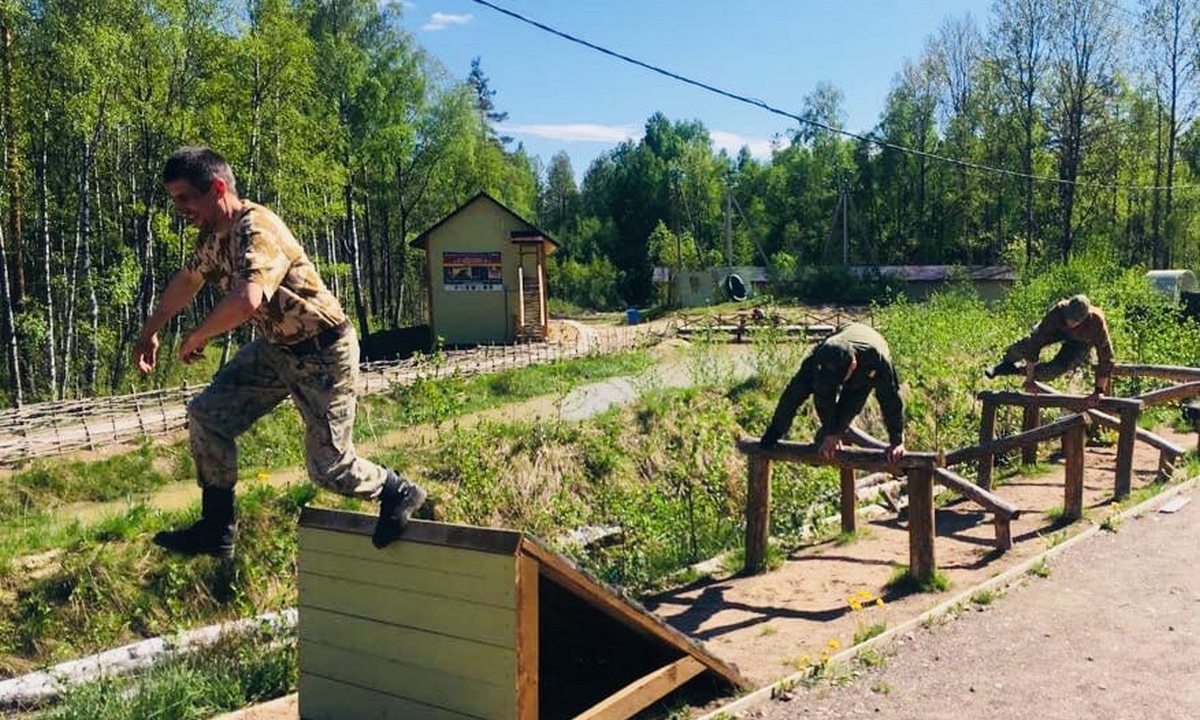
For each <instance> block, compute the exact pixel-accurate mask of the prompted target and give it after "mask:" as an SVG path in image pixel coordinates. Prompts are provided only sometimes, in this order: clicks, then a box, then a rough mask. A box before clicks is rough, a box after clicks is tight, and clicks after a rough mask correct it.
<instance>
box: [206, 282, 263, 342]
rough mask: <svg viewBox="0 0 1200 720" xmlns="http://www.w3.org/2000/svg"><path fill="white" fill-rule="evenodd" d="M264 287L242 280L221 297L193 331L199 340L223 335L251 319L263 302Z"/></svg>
mask: <svg viewBox="0 0 1200 720" xmlns="http://www.w3.org/2000/svg"><path fill="white" fill-rule="evenodd" d="M262 297H263V292H262V287H261V286H259V285H257V284H255V283H246V282H242V283H239V284H238V285H237V286H235V287H234V288H233V289H232V290H230V291H229V293H227V294H226V295H225V297H223V298H221V301H220V302H219V303H217V306H216V307H215V308H213V311H212V312H210V313H209V314H208V317H206V318H204V321H203V322H201V323H200V325H199V326H198V327H197V328H196V329H195V330H193V331H192V335H193V336H194V337H195V338H196V339H197V340H209V339H211V338H214V337H217V336H218V335H223V334H225V333H227V332H229V331H230V330H233V329H234V328H236V327H238V326H239V325H241V324H242V323H244V322H246V321H247V320H249V319H250V317H251V316H252V315H254V313H255V311H256V310H258V307H259V305H261V304H262Z"/></svg>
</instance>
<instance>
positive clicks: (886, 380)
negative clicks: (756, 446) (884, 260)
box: [760, 323, 905, 462]
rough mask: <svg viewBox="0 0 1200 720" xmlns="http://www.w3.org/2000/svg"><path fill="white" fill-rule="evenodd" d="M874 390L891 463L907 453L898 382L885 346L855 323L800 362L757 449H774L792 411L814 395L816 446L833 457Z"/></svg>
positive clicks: (863, 327) (880, 339)
mask: <svg viewBox="0 0 1200 720" xmlns="http://www.w3.org/2000/svg"><path fill="white" fill-rule="evenodd" d="M872 390H874V391H875V398H876V400H878V401H879V407H880V409H881V410H882V411H883V420H884V424H885V425H886V426H887V431H888V440H889V446H888V449H887V453H888V459H889V460H891V461H892V462H895V461H897V460H899V459H900V458H902V457H904V453H905V450H904V401H903V400H902V399H901V398H900V381H899V378H897V376H896V370H895V368H894V367H893V366H892V358H891V351H890V350H889V348H888V344H887V341H886V340H884V339H883V336H882V335H880V334H879V333H877V332H875V330H873V329H872V328H869V327H867V326H866V325H861V324H859V323H851V324H849V325H847V326H846V327H844V328H842V329H841V330H839V331H838V332H836V333H834V334H833V335H830V336H829V337H828V338H826V339H825V341H824V342H822V343H821V344H820V345H817V346H816V347H815V348H813V351H812V352H811V353H809V355H808V357H806V358H804V362H802V363H800V370H799V371H798V372H797V373H796V375H795V376H794V377H793V378H792V380H791V382H789V383H788V386H787V389H785V390H784V391H783V397H781V398H780V399H779V405H778V406H776V408H775V416H774V418H773V419H772V420H771V425H770V426H769V427H768V428H767V431H766V432H765V433H763V436H762V440H761V441H760V444H761V445H762V447H766V448H769V447H773V446H774V445H775V444H776V443H778V442H779V439H780V438H782V437H784V436H785V435H787V433H788V430H789V429H790V428H791V426H792V420H793V419H794V418H795V417H796V411H797V410H798V409H799V408H800V405H801V403H803V402H804V401H805V400H806V399H808V396H809V395H812V397H813V405H814V406H815V407H816V409H817V417H819V418H820V420H821V429H820V430H819V431H817V437H816V440H815V442H816V443H817V444H818V446H819V451H820V453H821V454H822V455H824V456H826V457H831V456H832V455H833V454H834V452H836V451H837V450H838V449H839V448H841V446H842V443H841V440H842V435H843V434H844V433H845V432H846V430H847V429H849V427H850V423H851V422H853V421H854V418H855V417H857V416H858V414H859V413H860V412H862V409H863V406H864V405H866V403H867V396H869V395H870V394H871V391H872Z"/></svg>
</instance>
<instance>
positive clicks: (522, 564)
mask: <svg viewBox="0 0 1200 720" xmlns="http://www.w3.org/2000/svg"><path fill="white" fill-rule="evenodd" d="M539 583H540V573H539V570H538V562H537V560H534V559H533V558H532V557H530V556H529V555H526V554H525V553H521V555H520V557H519V558H518V560H517V596H518V598H519V600H518V608H517V636H516V644H517V686H516V717H517V718H518V719H519V720H538V692H539V690H538V684H539V676H540V674H539V666H538V662H539V658H540V656H541V653H540V651H539V645H540V643H541V635H540V632H539V630H538V626H539V623H540V606H539V603H538V597H539V595H540V593H539V589H538V588H539Z"/></svg>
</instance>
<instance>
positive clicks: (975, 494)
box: [842, 425, 1021, 550]
mask: <svg viewBox="0 0 1200 720" xmlns="http://www.w3.org/2000/svg"><path fill="white" fill-rule="evenodd" d="M846 434H847V435H848V436H849V439H850V441H851V442H853V443H856V444H859V445H863V446H866V447H874V448H879V449H882V448H886V447H887V443H885V442H883V441H882V440H880V439H879V438H876V437H875V436H873V435H871V434H869V433H867V432H866V431H864V430H861V429H859V428H857V427H855V426H853V425H851V426H850V429H849V430H848V431H847V433H846ZM947 462H948V460H947ZM851 472H853V471H851ZM933 477H934V480H935V481H936V482H937V483H938V484H939V485H941V486H942V487H944V488H946V489H947V490H953V491H955V492H957V493H958V494H959V495H962V496H963V497H965V498H967V499H969V500H971V501H973V502H975V503H976V504H978V505H979V506H981V507H982V508H983V509H984V510H987V511H988V512H990V513H992V515H993V517H994V520H993V522H994V524H995V526H996V547H997V548H998V549H1000V550H1008V549H1009V548H1011V547H1012V531H1011V523H1012V521H1013V520H1016V519H1017V518H1018V517H1020V516H1021V510H1020V508H1018V507H1017V506H1016V505H1013V504H1012V503H1010V502H1008V501H1007V500H1005V499H1004V498H1002V497H1000V496H998V495H996V494H994V493H991V492H989V491H988V490H985V489H984V488H981V487H979V486H978V485H976V484H975V483H972V482H971V481H970V480H967V479H966V478H964V477H962V476H961V475H958V474H956V473H954V472H951V471H950V470H948V469H946V468H944V467H939V468H935V469H934V471H933ZM843 491H844V490H843ZM843 497H844V496H843ZM845 512H846V509H845V507H844V506H843V508H842V515H843V518H844V517H845ZM843 529H845V527H844V525H843Z"/></svg>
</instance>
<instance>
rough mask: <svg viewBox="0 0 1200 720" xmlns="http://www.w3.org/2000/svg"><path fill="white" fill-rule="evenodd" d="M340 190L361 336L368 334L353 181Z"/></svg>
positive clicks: (351, 282) (347, 180)
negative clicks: (343, 205)
mask: <svg viewBox="0 0 1200 720" xmlns="http://www.w3.org/2000/svg"><path fill="white" fill-rule="evenodd" d="M349 178H350V175H349V174H348V176H347V179H346V185H345V187H344V188H343V190H342V194H343V197H344V199H345V202H346V243H347V250H348V251H349V253H350V258H349V259H350V284H351V290H352V291H353V292H354V312H355V314H356V315H357V316H358V332H359V333H360V335H361V336H362V337H366V336H367V335H368V334H370V332H371V329H370V325H369V324H368V322H367V306H366V305H365V304H364V303H363V289H362V271H361V270H360V268H359V262H358V223H356V222H355V220H354V183H353V182H351V180H350V179H349Z"/></svg>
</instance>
